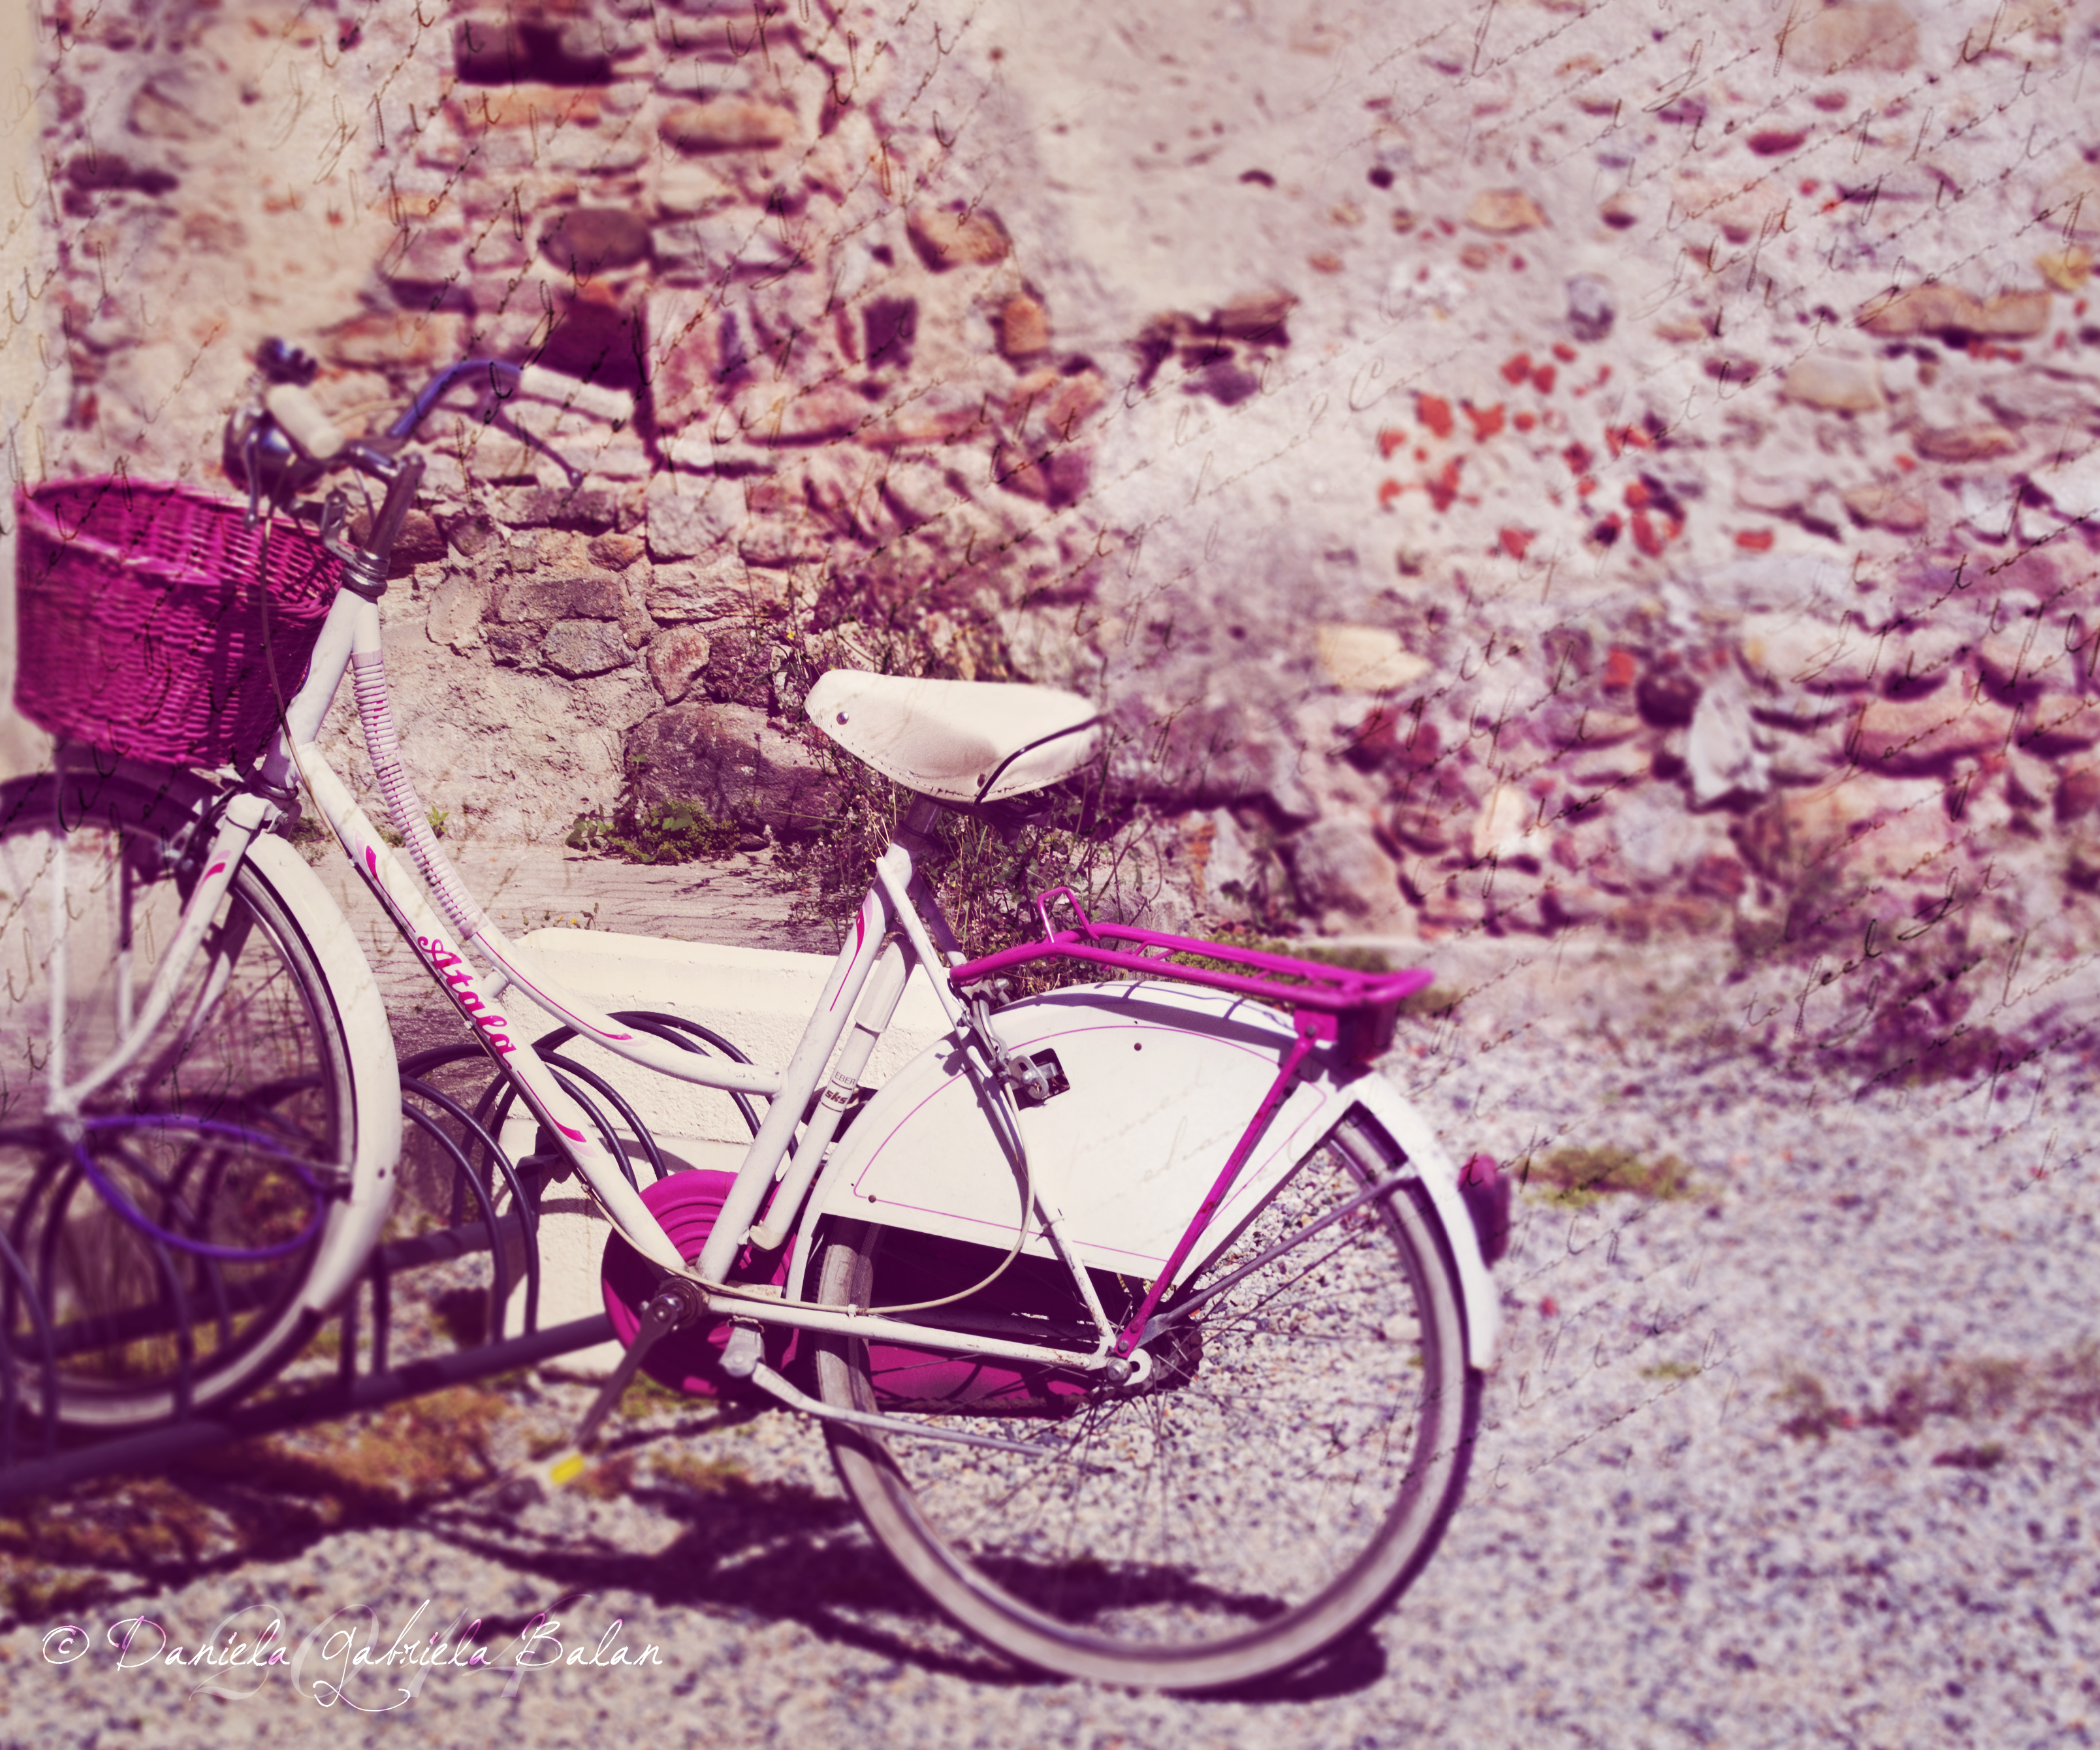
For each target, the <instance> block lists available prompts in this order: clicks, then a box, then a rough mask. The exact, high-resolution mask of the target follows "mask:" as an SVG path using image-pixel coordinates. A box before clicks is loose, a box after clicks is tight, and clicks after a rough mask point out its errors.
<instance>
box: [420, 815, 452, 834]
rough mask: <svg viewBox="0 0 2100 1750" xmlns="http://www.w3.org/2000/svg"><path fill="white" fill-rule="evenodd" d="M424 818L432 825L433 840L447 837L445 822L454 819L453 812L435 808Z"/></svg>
mask: <svg viewBox="0 0 2100 1750" xmlns="http://www.w3.org/2000/svg"><path fill="white" fill-rule="evenodd" d="M424 818H426V819H427V820H428V821H429V822H430V835H431V836H432V837H433V838H439V839H442V838H443V837H444V835H445V822H447V821H448V820H450V819H451V818H452V810H451V809H441V808H434V809H431V810H430V812H429V813H428V814H427V815H426V816H425V817H424Z"/></svg>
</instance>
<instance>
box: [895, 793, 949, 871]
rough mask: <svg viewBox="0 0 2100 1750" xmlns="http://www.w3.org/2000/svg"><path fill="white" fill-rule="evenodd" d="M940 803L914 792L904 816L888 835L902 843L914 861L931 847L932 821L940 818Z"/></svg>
mask: <svg viewBox="0 0 2100 1750" xmlns="http://www.w3.org/2000/svg"><path fill="white" fill-rule="evenodd" d="M940 813H941V804H939V803H937V802H936V801H935V800H933V798H932V797H931V796H920V795H917V794H914V795H913V796H912V798H911V807H910V808H908V809H906V810H905V811H904V818H903V819H902V820H901V821H899V822H898V823H897V829H896V831H894V832H893V833H892V834H891V835H890V838H891V840H892V842H893V843H895V844H900V845H902V847H903V848H904V849H906V850H907V851H908V852H910V853H911V860H912V861H913V862H917V861H918V860H919V859H920V857H923V856H924V855H925V854H926V853H928V852H929V851H930V850H932V849H933V822H935V821H936V820H937V819H938V818H940Z"/></svg>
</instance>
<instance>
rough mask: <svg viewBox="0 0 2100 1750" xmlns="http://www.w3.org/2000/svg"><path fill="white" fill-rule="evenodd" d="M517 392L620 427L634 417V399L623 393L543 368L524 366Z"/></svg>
mask: <svg viewBox="0 0 2100 1750" xmlns="http://www.w3.org/2000/svg"><path fill="white" fill-rule="evenodd" d="M518 393H519V394H521V395H530V396H532V399H534V400H536V401H562V402H566V403H568V405H570V406H571V407H573V408H576V409H578V410H579V411H580V412H585V413H593V414H596V415H597V416H598V418H600V419H609V420H613V421H618V422H620V423H624V422H625V421H628V420H630V419H632V418H633V417H634V397H633V395H629V393H628V392H627V391H626V390H624V389H607V388H606V387H604V386H602V385H601V384H598V383H586V382H580V381H578V380H577V379H576V378H575V377H564V376H563V375H562V373H561V372H559V371H550V370H549V369H548V368H546V366H545V365H544V364H528V365H527V366H526V367H525V368H523V370H521V371H519V372H518Z"/></svg>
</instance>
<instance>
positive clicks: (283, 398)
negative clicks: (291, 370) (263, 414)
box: [262, 383, 350, 462]
mask: <svg viewBox="0 0 2100 1750" xmlns="http://www.w3.org/2000/svg"><path fill="white" fill-rule="evenodd" d="M262 404H263V406H265V407H266V408H269V410H270V417H271V418H272V419H274V420H275V421H276V422H277V423H278V425H280V426H281V427H282V428H283V430H284V432H285V436H286V437H288V438H289V439H291V440H292V442H293V443H296V444H297V445H298V447H299V448H300V450H301V451H302V452H303V453H304V454H305V455H306V456H307V457H308V458H309V459H310V460H311V461H317V462H325V461H333V459H334V457H335V456H336V455H337V453H338V452H340V451H341V450H342V447H343V445H344V444H346V443H348V442H349V441H350V440H349V439H346V437H344V436H343V434H342V433H341V432H339V431H337V430H336V429H335V424H334V422H333V421H332V420H330V419H329V417H328V415H327V414H325V413H324V412H321V410H320V403H318V402H316V401H315V399H314V398H313V397H312V396H311V395H308V394H307V392H306V390H303V389H302V388H300V387H299V386H298V384H296V383H273V384H271V386H270V387H269V389H268V390H266V391H265V392H264V394H263V396H262Z"/></svg>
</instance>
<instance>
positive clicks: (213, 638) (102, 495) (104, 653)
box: [15, 478, 342, 766]
mask: <svg viewBox="0 0 2100 1750" xmlns="http://www.w3.org/2000/svg"><path fill="white" fill-rule="evenodd" d="M15 509H16V512H17V515H18V518H19V522H20V530H21V540H20V550H19V553H18V556H17V559H16V568H15V575H16V594H15V614H16V620H17V625H18V638H17V642H16V646H15V648H16V652H17V664H16V669H15V704H16V706H17V707H20V710H21V711H22V712H23V713H24V715H25V716H29V717H30V718H32V719H33V720H34V721H36V722H38V723H39V724H41V725H43V727H44V728H46V729H47V730H50V731H51V733H52V734H55V735H58V736H61V737H64V738H67V739H68V740H72V741H78V742H85V743H88V744H89V745H90V746H91V747H104V748H107V749H108V750H109V751H110V752H113V753H118V754H125V755H129V756H131V757H133V758H135V759H143V760H160V761H163V762H165V763H166V764H168V765H199V766H218V765H225V764H227V762H228V761H229V760H244V761H245V760H253V759H254V757H255V756H256V755H257V754H258V753H259V752H261V751H262V748H263V747H265V746H266V745H267V743H268V742H269V739H270V737H271V734H272V733H273V732H274V731H275V730H276V727H277V719H278V701H279V699H280V695H281V697H282V698H283V699H285V700H286V701H288V702H289V699H291V697H292V695H293V693H294V692H296V691H297V690H298V686H299V683H300V681H302V679H303V678H304V677H305V675H306V671H307V660H308V659H309V658H310V657H311V655H313V649H314V642H315V640H316V639H317V638H318V637H320V629H321V621H322V620H323V619H324V618H325V617H326V615H327V614H328V611H329V603H330V602H333V600H334V599H335V594H336V590H337V586H338V584H339V583H340V581H341V577H342V566H340V565H339V564H338V563H337V562H336V561H335V560H333V559H332V558H329V555H328V554H327V553H326V552H325V551H324V550H323V549H322V547H321V544H320V540H318V539H317V538H316V537H315V536H314V535H313V534H312V532H311V531H309V530H307V529H304V528H302V527H299V526H298V525H297V524H293V523H289V522H285V520H284V519H282V518H279V519H278V520H277V521H276V522H275V523H274V524H272V525H271V527H270V529H269V536H268V550H267V566H268V571H267V576H266V575H265V574H264V570H263V566H264V562H265V553H264V531H263V527H262V525H260V524H258V526H257V527H254V528H252V529H251V528H245V527H242V522H243V518H244V514H245V507H244V506H243V505H241V504H240V503H239V502H238V501H236V500H232V499H226V498H217V497H214V496H211V495H210V493H206V492H201V491H196V490H195V489H194V488H192V487H184V486H174V485H165V484H161V483H155V482H140V481H135V480H126V479H123V478H115V479H96V480H64V481H56V482H53V483H50V484H48V485H45V486H41V487H38V488H37V489H36V490H35V491H33V492H18V493H17V494H16V496H15ZM273 673H274V675H275V677H276V684H275V685H272V684H271V677H272V674H273Z"/></svg>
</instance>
